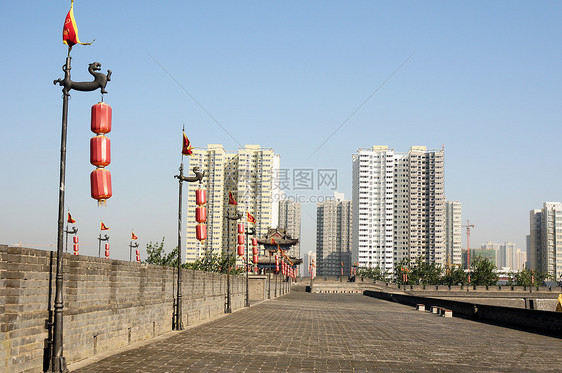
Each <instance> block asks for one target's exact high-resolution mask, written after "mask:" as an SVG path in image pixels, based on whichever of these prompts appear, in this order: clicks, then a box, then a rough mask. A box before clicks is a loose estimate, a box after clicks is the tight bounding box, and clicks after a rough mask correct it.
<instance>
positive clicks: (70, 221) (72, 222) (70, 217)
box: [66, 212, 76, 224]
mask: <svg viewBox="0 0 562 373" xmlns="http://www.w3.org/2000/svg"><path fill="white" fill-rule="evenodd" d="M66 222H67V223H70V224H74V223H76V220H74V219H72V216H70V212H69V213H68V219H67V220H66Z"/></svg>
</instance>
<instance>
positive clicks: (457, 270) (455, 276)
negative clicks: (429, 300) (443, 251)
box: [441, 266, 468, 285]
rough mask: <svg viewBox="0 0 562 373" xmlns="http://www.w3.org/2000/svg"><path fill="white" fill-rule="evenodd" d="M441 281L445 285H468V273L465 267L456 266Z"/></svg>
mask: <svg viewBox="0 0 562 373" xmlns="http://www.w3.org/2000/svg"><path fill="white" fill-rule="evenodd" d="M441 283H442V284H443V285H459V284H460V285H466V284H468V274H467V273H466V272H465V271H464V268H462V267H460V266H458V267H454V268H453V269H451V270H450V271H449V273H446V274H445V275H443V277H441Z"/></svg>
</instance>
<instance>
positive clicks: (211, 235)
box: [185, 144, 280, 262]
mask: <svg viewBox="0 0 562 373" xmlns="http://www.w3.org/2000/svg"><path fill="white" fill-rule="evenodd" d="M279 165H280V161H279V155H277V154H275V153H274V152H273V150H272V149H269V148H262V147H260V146H259V145H246V146H245V147H244V148H243V149H242V148H241V149H239V150H238V152H226V151H225V149H224V147H223V146H222V145H219V144H209V145H208V146H207V149H203V148H194V149H193V155H191V156H190V157H189V170H188V172H189V173H190V174H191V173H192V171H191V169H192V168H193V167H195V166H198V167H199V168H200V169H201V170H203V171H205V177H204V178H203V181H202V183H201V185H199V184H198V183H187V188H188V198H187V214H186V215H187V217H186V224H187V235H186V236H187V238H186V261H188V262H193V261H194V260H196V259H197V258H199V257H201V256H203V255H204V253H205V251H206V250H209V251H211V252H214V253H215V254H216V253H219V252H222V251H225V250H226V249H227V247H230V250H236V242H235V239H236V231H235V230H236V223H237V222H236V221H232V220H228V224H227V222H226V220H227V219H226V218H225V214H226V213H227V212H228V213H229V214H230V215H231V216H233V215H234V214H235V212H241V213H243V214H244V216H243V217H242V219H241V220H240V221H239V222H244V223H245V224H246V226H248V222H247V212H249V213H250V214H252V215H253V216H254V217H255V218H256V224H255V225H253V226H255V228H256V234H257V236H258V237H261V236H263V235H264V234H265V233H267V229H268V228H269V227H272V226H276V225H277V220H278V215H277V209H278V207H277V202H275V203H274V202H273V196H274V195H275V193H277V191H276V190H275V189H274V188H275V185H274V183H273V174H274V172H278V171H277V169H278V168H279ZM276 167H277V169H276ZM186 171H187V167H186ZM188 172H185V173H186V174H187V173H188ZM199 187H201V188H204V189H205V190H206V191H207V204H206V206H207V240H205V241H203V242H199V241H198V240H197V239H196V237H195V225H196V224H197V223H196V222H195V207H196V205H195V190H196V189H197V188H199ZM229 192H232V194H233V196H234V198H235V199H236V201H237V202H238V205H236V206H234V205H229V204H228V193H229ZM229 232H230V235H229ZM229 237H230V243H228V238H229Z"/></svg>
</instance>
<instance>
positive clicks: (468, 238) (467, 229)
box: [462, 220, 474, 284]
mask: <svg viewBox="0 0 562 373" xmlns="http://www.w3.org/2000/svg"><path fill="white" fill-rule="evenodd" d="M462 227H463V228H466V268H467V269H468V283H469V284H470V228H474V224H470V220H467V221H466V225H463V226H462Z"/></svg>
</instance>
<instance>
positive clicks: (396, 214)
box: [352, 146, 446, 272]
mask: <svg viewBox="0 0 562 373" xmlns="http://www.w3.org/2000/svg"><path fill="white" fill-rule="evenodd" d="M443 155H444V152H443V150H427V147H425V146H412V147H411V148H410V150H409V151H408V152H407V153H396V152H394V150H393V149H389V148H388V146H373V147H372V148H369V149H359V150H358V152H357V154H354V155H353V189H352V190H353V198H352V200H353V222H354V225H353V256H354V257H353V261H354V262H358V264H359V266H360V267H371V268H375V267H380V269H381V270H382V271H387V272H391V271H392V270H393V267H394V263H396V262H398V261H400V260H402V259H403V258H408V259H410V260H413V259H415V258H416V257H418V256H420V255H423V256H425V258H426V260H427V261H428V262H430V263H438V264H442V265H445V264H446V263H445V260H446V258H445V232H444V229H445V210H444V208H445V206H444V205H445V195H444V186H443V184H444V180H443V178H444V171H443Z"/></svg>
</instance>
